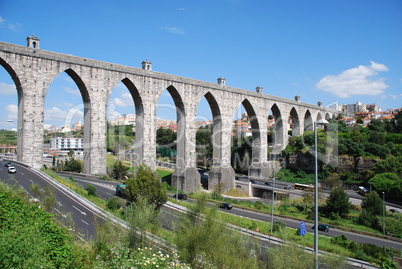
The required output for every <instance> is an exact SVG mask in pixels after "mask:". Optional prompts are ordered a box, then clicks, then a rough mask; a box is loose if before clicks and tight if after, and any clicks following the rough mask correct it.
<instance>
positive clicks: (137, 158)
mask: <svg viewBox="0 0 402 269" xmlns="http://www.w3.org/2000/svg"><path fill="white" fill-rule="evenodd" d="M121 82H122V83H123V84H124V85H125V86H126V88H127V89H128V91H129V93H130V95H131V98H132V99H133V101H134V108H135V115H136V120H135V122H136V123H135V141H134V151H133V161H134V163H135V165H140V164H142V163H143V161H144V143H143V142H144V141H143V139H144V135H143V130H144V106H143V102H142V98H141V95H140V93H139V91H138V89H137V87H136V86H135V85H134V83H133V82H132V81H131V80H130V79H129V78H127V77H125V78H123V79H122V80H121ZM113 89H114V88H113ZM109 98H110V97H109Z"/></svg>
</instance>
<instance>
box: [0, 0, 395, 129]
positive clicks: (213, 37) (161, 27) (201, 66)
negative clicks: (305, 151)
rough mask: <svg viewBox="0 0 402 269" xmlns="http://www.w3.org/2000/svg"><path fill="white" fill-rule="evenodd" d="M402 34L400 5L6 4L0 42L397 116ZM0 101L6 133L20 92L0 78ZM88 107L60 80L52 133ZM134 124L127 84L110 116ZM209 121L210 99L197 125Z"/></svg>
mask: <svg viewBox="0 0 402 269" xmlns="http://www.w3.org/2000/svg"><path fill="white" fill-rule="evenodd" d="M69 17H74V19H73V20H71V19H67V18H69ZM49 22H51V23H49ZM400 29H402V2H401V1H397V0H389V1H374V0H365V1H363V0H356V1H346V0H339V1H333V2H330V1H303V0H297V1H296V0H290V1H286V2H282V1H271V0H267V1H263V0H253V1H245V0H222V1H212V0H206V1H202V2H201V1H199V2H198V1H188V2H183V1H178V0H177V1H176V0H172V1H169V2H168V1H158V0H154V1H136V0H134V1H121V0H117V1H113V2H111V1H96V2H95V1H91V0H89V1H78V0H72V1H69V2H68V3H67V2H60V1H49V0H44V1H39V2H38V1H33V0H24V1H22V0H14V1H0V37H1V38H0V41H4V42H8V43H13V44H18V45H22V46H25V45H26V40H25V39H26V37H27V36H31V35H32V34H33V33H34V34H35V35H36V36H37V37H38V38H40V39H41V41H40V42H41V43H40V44H41V49H42V50H49V51H54V52H60V53H64V54H72V55H76V56H80V57H85V58H91V59H95V60H100V61H106V62H111V63H117V64H122V65H129V66H134V67H138V68H141V62H142V61H143V60H146V59H148V60H150V61H151V62H152V63H153V70H155V71H157V72H162V73H168V74H174V75H177V76H183V77H189V78H193V79H197V80H202V81H207V82H212V83H216V80H217V78H218V77H220V76H223V77H225V78H226V81H227V85H229V86H233V87H236V88H241V89H246V90H250V91H253V92H254V91H255V88H256V87H257V86H262V87H263V88H264V93H266V94H269V95H273V96H278V97H282V98H287V99H294V96H296V95H299V96H301V101H302V102H305V103H310V104H317V102H318V101H322V102H323V105H324V106H326V105H329V104H333V103H338V104H353V103H356V102H358V101H361V102H362V103H364V104H376V105H378V106H380V107H381V108H382V110H386V109H387V108H398V107H401V104H402V102H401V100H402V65H401V63H402V51H401V49H400V48H401V47H402V33H401V32H402V31H400ZM0 97H1V98H0V111H1V113H0V129H11V128H16V127H17V126H16V123H17V112H18V108H17V103H18V101H17V92H16V89H15V85H14V83H13V81H12V80H11V78H10V75H9V74H8V73H7V72H6V71H5V69H4V68H3V67H0ZM159 104H160V105H159V107H158V110H157V117H158V118H164V119H175V118H176V111H175V108H174V104H173V101H172V98H171V97H170V96H169V94H168V93H167V91H165V92H164V93H163V94H162V96H161V98H160V102H159ZM82 106H83V104H82V98H81V96H80V93H79V90H78V88H77V86H76V85H75V83H74V82H73V81H72V79H71V78H69V77H68V75H66V74H65V73H62V74H61V75H59V76H58V77H56V78H55V80H54V82H53V83H52V85H51V87H50V88H49V90H48V94H47V95H46V101H45V124H54V125H57V126H61V125H64V124H69V122H74V121H76V120H77V119H78V118H82V114H83V112H82ZM244 111H245V110H244V108H242V106H240V108H239V112H238V114H241V113H242V112H244ZM127 113H135V110H134V103H133V101H132V99H131V96H130V94H129V93H128V90H127V88H126V87H125V86H124V85H123V84H122V83H120V84H118V85H116V87H115V89H114V90H113V92H112V94H111V97H110V99H109V106H108V116H109V118H112V117H116V116H118V115H122V114H127ZM211 118H212V114H211V110H210V108H209V105H208V103H207V102H206V100H205V99H204V98H203V99H202V101H201V103H200V105H199V110H198V114H197V120H204V119H208V120H210V119H211ZM234 118H236V116H234Z"/></svg>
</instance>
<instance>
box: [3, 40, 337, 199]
mask: <svg viewBox="0 0 402 269" xmlns="http://www.w3.org/2000/svg"><path fill="white" fill-rule="evenodd" d="M29 42H31V43H29ZM33 42H34V43H33ZM33 44H34V45H35V46H34V45H33ZM0 64H1V65H2V66H3V67H4V68H5V69H6V70H7V72H8V73H9V74H10V76H11V77H12V79H13V81H14V83H15V85H16V88H17V92H18V104H19V105H18V112H19V113H18V156H17V158H18V160H19V161H22V162H24V163H27V164H29V165H32V166H33V167H36V168H40V167H41V166H42V163H43V162H42V154H43V122H44V102H45V97H46V93H47V90H48V88H49V86H50V85H51V83H52V82H53V80H54V79H55V78H56V77H57V76H58V75H59V74H60V73H62V72H66V73H67V74H68V75H69V76H70V77H71V78H72V79H73V80H74V81H75V83H76V84H77V86H78V88H79V90H80V92H81V95H82V99H83V103H84V139H85V148H84V170H85V173H89V174H105V173H106V127H107V116H106V115H107V104H108V100H109V97H110V94H111V92H112V90H113V89H114V87H115V86H116V85H117V84H118V83H119V82H123V83H124V84H125V85H126V87H127V89H128V90H129V92H130V93H131V96H132V98H133V100H134V104H135V110H136V111H135V113H136V115H137V122H136V130H135V132H136V141H135V160H134V161H135V164H136V165H139V164H141V163H144V164H147V165H148V166H150V167H151V168H153V169H155V168H156V164H155V158H156V142H155V141H156V109H157V105H158V101H159V97H160V95H161V94H162V92H163V91H164V90H166V89H167V90H168V91H169V93H170V94H171V95H172V98H173V100H174V102H175V105H176V108H177V111H178V113H177V114H178V119H177V121H178V141H177V150H178V162H177V169H176V171H175V172H174V175H173V182H172V183H173V185H174V186H175V184H176V183H177V181H176V180H179V187H180V189H181V190H183V191H185V192H194V191H196V190H198V189H199V188H200V176H199V173H198V172H197V169H196V143H195V135H196V126H195V118H196V114H197V108H198V104H199V102H200V100H201V99H202V97H205V98H206V100H207V101H208V103H209V105H210V107H211V110H212V115H213V121H214V127H213V131H214V132H213V133H214V134H213V141H214V145H215V146H214V149H213V165H212V169H211V170H210V172H209V186H210V188H211V187H212V186H214V185H215V184H217V183H220V182H222V183H224V184H225V185H226V187H227V188H233V187H234V171H233V168H232V167H231V165H230V156H231V154H230V147H231V132H232V121H233V116H234V115H235V113H236V110H237V108H238V107H239V106H240V105H241V104H243V105H244V107H245V109H246V111H247V113H248V115H249V117H250V118H251V126H252V129H253V130H252V136H253V152H252V164H251V166H250V171H249V174H250V175H251V176H255V177H265V178H266V177H268V176H270V175H271V172H272V167H273V166H272V163H270V162H271V160H268V159H267V158H268V157H267V150H268V145H267V142H266V141H267V119H268V115H269V112H270V111H272V113H273V116H274V117H275V122H276V125H275V147H274V149H273V153H279V152H280V151H281V150H282V149H284V148H285V146H286V144H287V141H288V127H287V126H288V125H287V121H288V119H289V117H290V118H292V122H293V135H301V134H302V133H303V132H304V130H307V129H311V128H312V122H313V121H315V120H318V119H321V118H326V119H329V118H334V117H335V116H336V115H337V114H338V112H337V111H335V110H331V109H328V108H324V107H322V106H321V105H319V106H315V105H310V104H306V103H302V102H301V101H300V97H297V98H296V100H289V99H284V98H280V97H275V96H270V95H267V94H263V93H262V87H257V92H251V91H247V90H243V89H238V88H234V87H229V86H226V83H225V80H224V79H223V78H219V83H218V84H214V83H209V82H204V81H199V80H195V79H189V78H184V77H179V76H174V75H168V74H163V73H159V72H155V71H152V66H151V63H150V62H149V61H144V63H143V69H140V68H134V67H128V66H122V65H117V64H112V63H106V62H101V61H96V60H91V59H85V58H81V57H76V56H71V55H65V54H60V53H55V52H50V51H43V50H40V49H39V39H37V40H33V41H32V39H31V40H28V47H23V46H18V45H14V44H8V43H4V42H0ZM303 127H304V128H303Z"/></svg>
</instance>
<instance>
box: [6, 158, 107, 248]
mask: <svg viewBox="0 0 402 269" xmlns="http://www.w3.org/2000/svg"><path fill="white" fill-rule="evenodd" d="M12 163H13V165H14V166H15V167H16V168H17V172H16V173H15V174H9V173H8V170H7V167H5V166H4V162H1V165H0V178H1V180H2V181H4V182H5V183H7V184H10V185H16V186H18V187H21V188H23V189H24V190H25V191H26V192H27V193H28V195H30V196H31V197H34V193H33V192H32V191H31V185H32V184H33V183H36V184H38V185H39V186H40V188H41V191H42V193H45V189H46V188H48V187H50V188H51V189H52V190H53V194H54V195H55V202H56V204H55V206H54V210H53V213H54V214H55V215H56V216H58V220H59V221H60V223H61V224H63V225H64V226H66V227H68V228H69V229H72V230H73V231H74V233H75V234H76V235H77V236H78V237H79V238H80V239H82V240H84V241H88V240H90V239H93V238H95V236H96V229H95V225H94V223H95V222H94V221H98V222H100V223H101V222H103V221H104V218H103V217H101V216H100V215H98V214H97V213H96V212H93V210H91V209H90V207H88V206H87V205H85V203H82V202H81V201H80V200H79V199H77V198H76V195H71V194H70V193H68V192H66V191H65V190H64V189H62V188H60V187H59V186H58V184H56V183H55V182H54V181H53V180H49V179H47V178H46V177H44V176H43V175H41V174H40V173H37V172H36V171H35V170H32V169H30V168H27V167H25V166H22V165H20V164H17V163H14V162H12ZM71 222H73V223H71Z"/></svg>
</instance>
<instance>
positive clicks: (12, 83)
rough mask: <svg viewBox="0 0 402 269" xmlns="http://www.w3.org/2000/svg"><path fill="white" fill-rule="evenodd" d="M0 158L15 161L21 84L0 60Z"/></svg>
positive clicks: (17, 144) (9, 67)
mask: <svg viewBox="0 0 402 269" xmlns="http://www.w3.org/2000/svg"><path fill="white" fill-rule="evenodd" d="M0 65H1V66H2V67H0V96H1V101H0V111H1V113H0V156H1V157H2V158H6V159H17V152H19V151H20V150H19V149H18V146H20V144H22V142H19V140H20V139H19V136H18V126H20V125H19V103H20V95H21V94H22V93H21V84H20V81H19V78H18V77H17V75H16V73H15V72H14V70H13V69H12V68H11V66H9V65H8V64H7V63H6V62H5V61H3V59H1V58H0Z"/></svg>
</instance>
